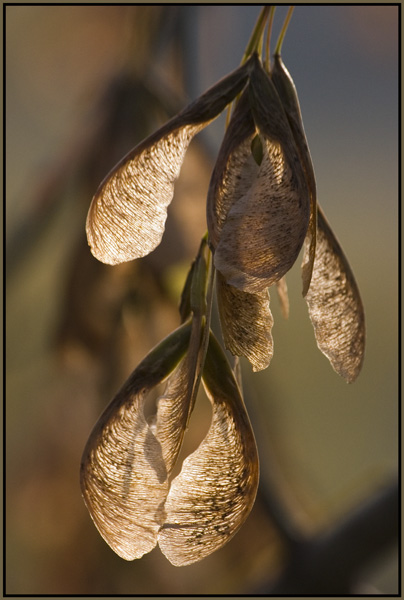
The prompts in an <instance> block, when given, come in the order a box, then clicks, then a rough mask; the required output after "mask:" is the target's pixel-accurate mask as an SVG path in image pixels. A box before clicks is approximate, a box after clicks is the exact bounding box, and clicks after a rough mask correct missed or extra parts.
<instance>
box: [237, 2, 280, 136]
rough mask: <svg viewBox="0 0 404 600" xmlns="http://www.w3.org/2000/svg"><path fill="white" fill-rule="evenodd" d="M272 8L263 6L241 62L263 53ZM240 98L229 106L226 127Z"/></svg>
mask: <svg viewBox="0 0 404 600" xmlns="http://www.w3.org/2000/svg"><path fill="white" fill-rule="evenodd" d="M271 8H272V7H271V6H270V5H268V6H263V7H262V9H261V12H260V14H259V15H258V19H257V22H256V23H255V26H254V29H253V31H252V33H251V37H250V39H249V41H248V44H247V46H246V49H245V51H244V54H243V58H242V59H241V64H244V63H245V62H246V61H247V60H248V59H249V57H250V56H251V55H252V54H253V53H254V52H258V54H261V52H262V39H263V34H264V30H265V23H266V20H267V18H268V15H269V14H270V11H271ZM238 98H239V96H237V98H236V99H235V100H234V101H233V102H232V103H231V104H230V105H229V107H228V108H227V114H226V129H227V127H228V125H229V122H230V116H231V111H232V107H233V106H235V105H236V104H237V101H238Z"/></svg>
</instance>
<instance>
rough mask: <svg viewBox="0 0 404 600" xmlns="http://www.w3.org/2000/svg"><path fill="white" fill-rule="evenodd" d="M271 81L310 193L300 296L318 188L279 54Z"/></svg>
mask: <svg viewBox="0 0 404 600" xmlns="http://www.w3.org/2000/svg"><path fill="white" fill-rule="evenodd" d="M271 79H272V82H273V84H274V86H275V88H276V91H277V92H278V95H279V98H280V100H281V102H282V105H283V108H284V110H285V113H286V116H287V119H288V122H289V125H290V128H291V130H292V134H293V137H294V140H295V143H296V148H297V151H298V153H299V156H300V160H301V162H302V166H303V169H304V172H305V175H306V181H307V185H308V188H309V193H310V223H309V230H308V235H309V238H310V250H309V260H308V261H307V262H306V263H305V269H304V271H303V273H302V275H303V296H305V295H306V294H307V290H308V289H309V285H310V281H311V275H312V271H313V264H314V255H315V251H316V231H317V188H316V177H315V174H314V167H313V162H312V160H311V155H310V150H309V145H308V143H307V139H306V134H305V131H304V126H303V119H302V113H301V110H300V103H299V99H298V96H297V91H296V87H295V84H294V83H293V79H292V77H291V75H290V73H289V71H288V70H287V69H286V67H285V65H284V64H283V61H282V58H281V57H280V56H279V55H275V57H274V66H273V68H272V72H271Z"/></svg>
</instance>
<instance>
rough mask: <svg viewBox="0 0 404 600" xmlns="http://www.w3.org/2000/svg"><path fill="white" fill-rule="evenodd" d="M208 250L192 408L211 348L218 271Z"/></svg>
mask: <svg viewBox="0 0 404 600" xmlns="http://www.w3.org/2000/svg"><path fill="white" fill-rule="evenodd" d="M206 235H207V234H206ZM207 248H208V252H209V254H208V257H207V269H208V273H209V275H208V286H207V293H206V312H205V325H204V328H203V334H202V341H201V346H200V349H199V356H198V365H197V368H196V377H195V382H194V387H193V390H192V397H191V406H194V403H195V400H196V395H197V393H198V389H199V386H200V384H201V379H202V373H203V367H204V365H205V359H206V353H207V351H208V346H209V336H210V322H211V315H212V305H213V284H214V280H215V271H216V269H215V266H214V264H213V260H212V251H211V250H210V249H209V246H207Z"/></svg>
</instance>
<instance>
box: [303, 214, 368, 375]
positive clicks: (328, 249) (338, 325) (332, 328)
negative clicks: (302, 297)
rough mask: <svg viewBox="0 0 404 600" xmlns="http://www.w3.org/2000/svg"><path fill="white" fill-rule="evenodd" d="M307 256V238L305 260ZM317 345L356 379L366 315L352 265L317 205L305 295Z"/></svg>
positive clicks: (337, 368) (338, 369)
mask: <svg viewBox="0 0 404 600" xmlns="http://www.w3.org/2000/svg"><path fill="white" fill-rule="evenodd" d="M309 260H310V249H309V245H308V242H306V247H305V251H304V263H307V262H308V261H309ZM306 302H307V305H308V309H309V315H310V319H311V322H312V324H313V327H314V333H315V336H316V341H317V345H318V347H319V348H320V350H321V352H323V354H325V356H326V357H327V358H328V359H329V361H330V363H331V365H332V367H333V369H334V370H335V371H336V372H337V373H338V374H339V375H341V376H342V377H344V379H346V381H347V382H348V383H352V382H353V381H355V379H356V378H357V376H358V375H359V372H360V370H361V368H362V363H363V358H364V352H365V316H364V311H363V305H362V300H361V297H360V294H359V290H358V286H357V284H356V281H355V277H354V275H353V273H352V270H351V267H350V266H349V263H348V261H347V259H346V257H345V255H344V253H343V251H342V248H341V246H340V245H339V243H338V241H337V239H336V237H335V235H334V233H333V232H332V230H331V228H330V226H329V224H328V223H327V221H326V218H325V216H324V214H323V212H322V210H321V209H320V207H319V206H318V227H317V248H316V257H315V260H314V268H313V275H312V278H311V284H310V287H309V290H308V292H307V295H306Z"/></svg>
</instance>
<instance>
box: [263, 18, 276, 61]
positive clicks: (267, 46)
mask: <svg viewBox="0 0 404 600" xmlns="http://www.w3.org/2000/svg"><path fill="white" fill-rule="evenodd" d="M274 15H275V6H271V9H270V11H269V18H268V26H267V37H266V42H265V61H264V64H265V68H266V70H267V72H268V73H269V72H270V70H271V60H270V56H271V52H270V41H271V32H272V23H273V21H274Z"/></svg>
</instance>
